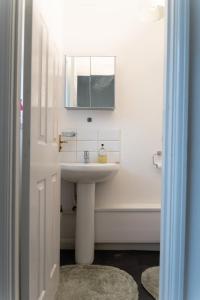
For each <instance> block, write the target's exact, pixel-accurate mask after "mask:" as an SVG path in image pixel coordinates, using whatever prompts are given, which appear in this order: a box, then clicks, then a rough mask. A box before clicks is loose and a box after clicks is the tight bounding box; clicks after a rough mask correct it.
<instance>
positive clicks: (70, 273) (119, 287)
mask: <svg viewBox="0 0 200 300" xmlns="http://www.w3.org/2000/svg"><path fill="white" fill-rule="evenodd" d="M56 300H138V288H137V284H136V282H135V281H134V280H133V278H132V277H131V276H130V275H129V274H127V273H126V272H124V271H122V270H120V269H118V268H113V267H108V266H97V265H88V266H81V265H73V266H64V267H62V268H61V272H60V285H59V289H58V292H57V295H56Z"/></svg>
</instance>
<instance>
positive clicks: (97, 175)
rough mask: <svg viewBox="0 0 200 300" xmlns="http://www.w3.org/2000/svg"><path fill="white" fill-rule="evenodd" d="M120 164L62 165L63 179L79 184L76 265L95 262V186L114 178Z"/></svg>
mask: <svg viewBox="0 0 200 300" xmlns="http://www.w3.org/2000/svg"><path fill="white" fill-rule="evenodd" d="M118 170H119V164H114V163H107V164H98V163H89V164H84V163H61V177H62V178H63V179H65V180H67V181H69V182H75V183H77V214H76V237H75V253H76V263H78V264H91V263H92V262H93V260H94V240H95V236H94V210H95V184H96V183H98V182H102V181H106V180H108V179H109V178H111V177H113V176H114V175H115V174H116V173H117V172H118Z"/></svg>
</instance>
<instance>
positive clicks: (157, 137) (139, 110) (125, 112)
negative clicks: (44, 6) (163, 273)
mask: <svg viewBox="0 0 200 300" xmlns="http://www.w3.org/2000/svg"><path fill="white" fill-rule="evenodd" d="M67 2H68V3H67V4H66V10H65V12H66V16H65V26H64V27H65V30H64V31H65V33H64V49H65V53H66V55H69V56H70V55H86V56H87V55H88V56H90V55H94V56H95V55H96V56H101V55H111V56H112V55H113V56H116V57H117V63H116V72H117V74H116V109H115V111H113V112H111V111H67V110H66V109H65V108H61V109H60V126H61V129H63V130H64V129H68V128H77V127H79V128H81V127H82V128H85V129H87V128H97V129H101V128H110V129H112V128H119V129H121V132H122V136H121V138H122V141H121V171H120V172H119V174H118V175H117V176H116V177H115V178H114V179H113V180H112V181H109V182H105V183H101V184H98V185H97V190H96V206H97V207H117V206H126V205H127V206H131V205H134V204H135V203H147V205H149V204H151V203H159V202H160V197H161V171H160V170H157V169H155V168H154V167H153V165H152V155H153V153H154V152H155V151H157V150H159V149H162V99H163V58H164V22H163V20H161V21H158V22H142V21H141V20H142V19H143V16H142V15H141V12H142V13H143V12H144V11H145V9H147V10H148V8H149V1H142V3H143V6H142V10H141V5H139V4H138V3H139V2H138V1H137V0H132V1H130V0H123V1H117V2H118V3H114V2H113V1H110V2H108V1H107V2H106V4H105V1H86V0H85V1H81V0H79V1H78V0H76V1H71V6H70V3H69V1H67ZM109 4H112V5H109ZM87 117H93V123H87V122H86V118H87Z"/></svg>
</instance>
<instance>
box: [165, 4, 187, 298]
mask: <svg viewBox="0 0 200 300" xmlns="http://www.w3.org/2000/svg"><path fill="white" fill-rule="evenodd" d="M189 2H190V1H189V0H168V4H167V18H166V23H167V24H166V47H165V55H166V57H165V91H164V145H163V151H164V166H163V194H162V206H161V207H162V213H161V258H160V299H161V300H169V299H170V300H183V299H184V270H185V235H186V200H187V179H188V177H187V176H188V173H187V156H188V106H189V21H190V6H189Z"/></svg>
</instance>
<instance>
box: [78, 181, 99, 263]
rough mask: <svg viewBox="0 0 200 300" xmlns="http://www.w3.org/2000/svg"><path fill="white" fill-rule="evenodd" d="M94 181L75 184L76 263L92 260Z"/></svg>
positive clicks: (90, 261)
mask: <svg viewBox="0 0 200 300" xmlns="http://www.w3.org/2000/svg"><path fill="white" fill-rule="evenodd" d="M94 210H95V183H78V184H77V211H76V238H75V256H76V263H78V264H92V262H93V260H94Z"/></svg>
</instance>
